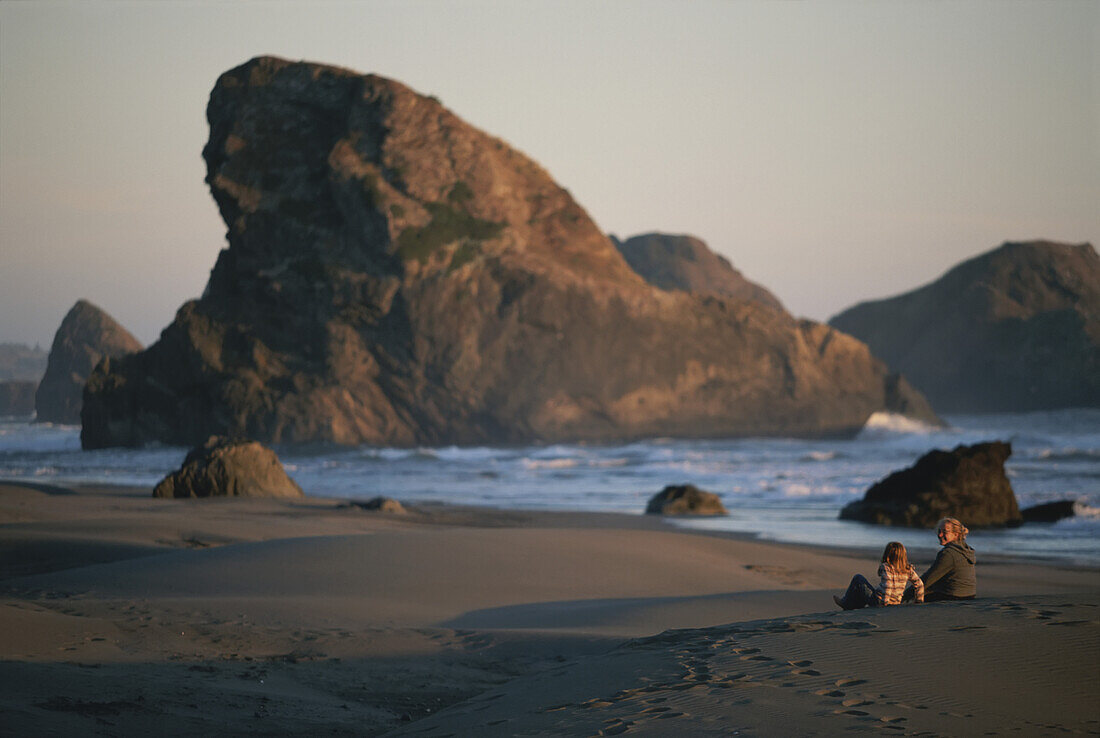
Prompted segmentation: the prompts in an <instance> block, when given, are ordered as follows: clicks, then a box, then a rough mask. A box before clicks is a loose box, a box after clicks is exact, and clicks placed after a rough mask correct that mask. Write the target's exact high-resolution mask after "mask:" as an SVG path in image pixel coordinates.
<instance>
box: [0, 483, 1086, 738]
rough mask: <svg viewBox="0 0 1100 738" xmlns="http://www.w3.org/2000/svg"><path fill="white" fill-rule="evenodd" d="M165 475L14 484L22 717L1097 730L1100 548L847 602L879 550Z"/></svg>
mask: <svg viewBox="0 0 1100 738" xmlns="http://www.w3.org/2000/svg"><path fill="white" fill-rule="evenodd" d="M149 494H150V490H148V489H135V488H109V487H74V488H62V487H51V486H46V485H27V484H22V483H0V684H2V685H3V690H2V692H0V713H2V714H3V715H4V720H3V721H0V732H2V733H3V734H5V735H8V734H10V735H48V734H54V733H57V734H60V733H72V734H84V735H89V734H104V735H148V734H166V735H194V734H204V735H249V734H264V735H283V734H287V735H289V734H297V735H301V734H321V733H324V734H337V735H339V734H349V735H378V734H383V733H386V732H393V733H394V734H395V735H402V734H406V733H407V734H410V735H411V734H416V735H425V736H432V735H438V736H442V735H447V734H453V735H522V734H531V735H534V734H557V735H600V734H607V735H611V734H641V733H645V734H652V735H677V734H695V735H711V734H712V735H730V734H733V733H734V732H735V731H736V732H739V734H740V735H788V734H793V733H798V734H804V735H815V734H816V735H831V734H836V733H840V732H848V731H850V730H854V731H856V732H877V733H887V734H898V735H907V734H914V735H915V734H939V735H969V734H981V733H985V732H989V731H991V732H994V733H997V734H1009V733H1014V734H1019V735H1042V734H1051V733H1056V732H1062V731H1064V730H1066V731H1070V732H1079V733H1085V734H1089V733H1093V734H1095V733H1098V732H1100V700H1098V699H1097V696H1096V695H1097V694H1100V672H1098V671H1097V669H1096V664H1097V663H1100V571H1098V570H1097V569H1095V568H1093V569H1089V568H1071V567H1059V566H1050V565H1043V564H1040V563H1036V562H1022V561H1007V560H994V559H992V558H990V557H980V559H979V571H978V577H979V591H980V596H979V599H977V600H975V601H973V602H969V603H952V604H926V605H920V606H900V607H893V608H885V609H872V610H862V611H854V612H848V613H844V612H840V611H839V610H837V609H836V608H835V607H834V606H833V604H832V600H831V597H830V595H831V594H833V593H834V592H839V591H841V590H842V589H843V587H844V586H845V585H846V584H847V581H848V579H849V578H850V577H851V575H852V574H853V573H855V572H857V571H858V572H862V573H864V574H865V575H867V576H871V575H873V574H874V571H875V568H876V567H877V562H876V561H875V556H874V555H873V554H867V553H859V552H853V551H845V550H842V549H823V548H815V547H799V546H786V545H777V544H771V543H761V542H758V541H753V540H746V539H745V538H743V537H736V536H730V535H717V534H705V533H697V532H688V531H684V530H682V529H678V528H676V527H674V526H672V525H669V524H666V523H665V522H664V521H662V520H660V519H656V518H652V517H641V516H624V515H611V514H608V515H600V514H580V513H578V514H570V513H526V512H506V511H495V510H483V509H470V508H454V507H445V506H428V507H420V508H413V509H410V511H409V512H408V513H407V514H404V515H394V514H383V513H375V512H368V511H365V510H363V509H361V508H359V507H356V506H354V505H349V504H348V503H347V501H340V500H325V499H316V498H307V499H305V500H300V501H267V500H202V501H199V500H154V499H151V498H150V497H149ZM888 538H889V532H888V530H885V529H884V531H883V540H884V541H885V540H887V539H888ZM932 553H933V551H932V549H929V550H928V551H926V552H914V555H913V557H912V558H913V559H914V561H915V563H916V564H917V568H918V570H921V569H922V566H924V565H927V564H928V563H929V562H930V559H931V554H932ZM979 554H980V552H979Z"/></svg>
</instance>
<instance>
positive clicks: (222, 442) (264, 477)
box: [153, 436, 304, 498]
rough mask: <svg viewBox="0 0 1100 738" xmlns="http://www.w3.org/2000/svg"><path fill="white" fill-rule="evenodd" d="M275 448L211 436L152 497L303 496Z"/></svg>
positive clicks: (164, 480) (161, 484)
mask: <svg viewBox="0 0 1100 738" xmlns="http://www.w3.org/2000/svg"><path fill="white" fill-rule="evenodd" d="M303 496H304V495H303V492H302V488H301V487H299V486H298V485H297V484H296V483H295V482H294V480H293V479H291V478H290V477H288V476H287V474H286V471H285V470H284V469H283V465H282V464H280V463H279V458H278V457H277V456H276V455H275V452H274V451H272V450H271V449H269V448H266V447H265V446H263V445H261V444H259V443H257V442H256V441H245V440H233V439H228V438H223V437H219V436H211V437H210V438H209V439H207V441H206V443H204V444H203V445H202V446H199V447H197V448H194V449H192V450H191V452H190V453H188V454H187V458H186V459H184V461H183V466H181V467H180V468H179V469H178V470H177V471H174V472H172V473H171V474H169V475H168V476H167V477H165V478H164V479H162V480H161V481H160V483H159V484H158V485H157V486H156V487H155V488H154V489H153V497H165V498H180V497H283V498H286V497H291V498H293V497H303Z"/></svg>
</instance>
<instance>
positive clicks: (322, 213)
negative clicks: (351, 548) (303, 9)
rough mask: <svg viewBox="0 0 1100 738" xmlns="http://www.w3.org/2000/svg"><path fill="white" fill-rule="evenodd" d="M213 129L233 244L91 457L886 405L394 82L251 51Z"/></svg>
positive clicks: (767, 423)
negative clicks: (655, 279) (220, 439)
mask: <svg viewBox="0 0 1100 738" xmlns="http://www.w3.org/2000/svg"><path fill="white" fill-rule="evenodd" d="M207 118H208V120H209V122H210V139H209V141H208V143H207V145H206V148H205V149H204V152H203V155H204V157H205V159H206V163H207V178H206V181H207V183H208V184H209V185H210V188H211V191H212V193H213V195H214V199H215V200H216V202H217V204H218V207H219V209H220V211H221V214H222V217H223V219H224V220H225V222H226V224H227V225H228V239H229V246H228V248H227V249H225V250H223V251H222V252H221V254H220V255H219V257H218V260H217V263H216V264H215V266H214V269H213V271H212V272H211V275H210V281H209V283H208V284H207V287H206V290H205V293H204V295H203V297H202V298H201V299H199V300H196V301H193V302H189V303H187V304H185V305H184V306H183V307H182V308H180V310H179V312H178V313H177V315H176V319H175V321H174V322H173V323H172V324H171V325H169V326H168V327H167V328H166V329H165V330H164V331H163V333H162V334H161V337H160V339H159V340H158V341H157V342H156V343H155V344H153V345H152V346H150V347H149V349H147V350H146V351H144V352H141V353H139V354H136V355H133V356H129V357H125V358H123V359H120V360H112V361H110V362H109V363H106V364H104V365H101V367H100V368H99V369H98V370H97V371H96V372H95V373H94V374H93V376H92V377H91V378H90V379H89V381H88V389H87V393H86V395H85V404H84V412H83V432H82V435H81V439H82V442H83V444H84V446H85V447H86V448H97V447H102V446H112V445H138V444H142V443H145V442H148V441H161V442H165V443H173V444H194V443H198V442H201V440H202V439H204V438H206V436H207V435H210V434H223V435H242V436H247V437H250V438H257V439H260V440H262V441H271V442H304V441H328V442H336V443H343V444H357V443H376V444H386V445H399V446H410V445H421V444H422V445H441V444H479V443H528V442H553V441H561V440H569V441H605V440H613V439H614V440H621V439H628V438H639V437H652V436H680V437H683V436H693V437H706V436H738V435H747V434H754V435H779V434H783V435H842V434H851V433H854V432H857V431H858V430H859V429H860V428H861V427H862V425H863V423H864V422H865V421H866V420H867V418H868V417H869V416H870V415H871V413H873V412H875V411H879V410H894V409H895V405H892V404H890V402H888V399H887V397H888V395H889V397H890V398H892V399H896V398H897V395H898V394H899V392H898V391H895V390H896V389H897V387H896V386H895V384H892V382H893V380H891V378H890V377H889V372H888V370H887V368H886V366H885V365H884V364H883V363H882V362H880V361H879V360H877V359H875V358H874V357H873V356H872V355H871V353H870V351H869V350H868V349H867V347H866V346H865V345H864V344H862V343H861V342H859V341H857V340H855V339H853V338H851V337H849V336H847V335H845V334H843V333H841V332H839V331H836V330H834V329H832V328H829V327H828V326H824V325H820V324H818V323H812V322H809V321H798V320H795V319H794V318H792V317H791V316H790V315H788V314H786V313H785V312H782V311H779V310H775V309H772V308H768V307H764V306H762V305H758V304H755V303H751V302H744V301H741V300H731V299H727V298H721V297H716V296H713V295H706V296H698V295H693V294H688V293H683V292H665V291H661V290H657V289H655V288H653V287H652V286H650V285H648V284H646V283H645V282H644V281H643V280H642V279H641V278H640V277H639V276H638V275H637V274H635V273H634V272H633V270H631V269H630V267H629V266H628V265H627V263H626V262H625V261H624V259H623V258H622V256H621V255H620V254H619V252H618V251H617V250H616V249H615V247H614V246H613V245H612V244H611V242H610V240H609V239H608V238H607V237H606V236H605V235H604V234H603V233H602V232H601V231H600V230H599V228H598V227H597V226H596V224H595V223H593V222H592V220H591V219H589V217H588V215H587V214H586V213H585V211H584V210H583V209H582V208H581V207H580V206H579V205H578V204H577V203H576V202H575V201H574V200H573V199H572V197H570V195H569V193H568V192H567V191H566V190H564V189H562V188H561V187H560V186H558V185H557V184H556V183H555V182H554V181H553V180H552V179H550V177H549V176H548V175H547V174H546V172H545V171H543V169H542V168H541V167H540V166H539V165H538V164H536V163H535V162H533V161H531V160H530V159H528V158H527V157H525V156H524V155H522V154H520V153H519V152H517V151H515V150H513V149H511V148H509V147H508V146H507V145H506V144H505V143H504V142H502V141H500V140H499V139H496V138H493V137H491V136H489V135H486V134H485V133H483V132H481V131H479V130H477V129H475V128H473V127H472V126H470V125H468V124H466V123H464V122H463V121H462V120H460V119H459V118H458V117H457V116H455V115H454V114H453V113H451V112H450V111H449V110H447V109H446V108H445V107H443V106H442V105H441V104H440V103H439V102H438V101H437V100H435V99H433V98H430V97H424V96H421V95H418V94H416V93H415V92H413V91H412V90H410V89H408V88H407V87H405V86H404V85H401V84H399V83H397V82H394V81H391V80H388V79H384V78H382V77H377V76H374V75H365V76H364V75H359V74H355V73H353V72H350V71H347V70H344V69H339V68H336V67H329V66H323V65H319V64H309V63H292V62H288V61H284V60H280V59H274V58H270V57H262V58H257V59H253V60H252V61H250V62H248V63H246V64H244V65H243V66H240V67H238V68H236V69H233V70H230V71H229V72H226V73H225V74H223V75H222V76H221V77H220V78H219V80H218V82H217V85H216V86H215V88H214V90H213V92H212V93H211V96H210V103H209V106H208V108H207ZM900 394H902V395H904V396H905V398H904V399H905V401H906V402H905V404H906V406H907V407H909V408H911V412H912V413H914V414H916V415H918V416H920V417H922V418H925V419H934V418H935V416H934V414H933V413H932V412H931V409H930V408H928V406H927V404H926V403H925V402H924V400H923V398H922V397H921V396H920V395H919V393H916V392H914V391H913V390H912V389H911V388H910V387H909V386H908V385H907V384H904V383H902V384H901V389H900Z"/></svg>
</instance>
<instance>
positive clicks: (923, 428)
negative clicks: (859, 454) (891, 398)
mask: <svg viewBox="0 0 1100 738" xmlns="http://www.w3.org/2000/svg"><path fill="white" fill-rule="evenodd" d="M937 430H939V429H938V428H936V427H935V426H932V425H929V424H928V423H923V422H921V421H919V420H915V419H913V418H910V417H908V416H906V415H899V414H898V413H883V412H878V413H871V417H869V418H867V422H866V423H864V424H863V429H862V430H861V431H860V432H859V438H861V439H863V438H866V437H867V435H868V434H870V435H873V436H881V435H883V434H889V433H900V434H911V433H920V434H928V433H934V432H936V431H937Z"/></svg>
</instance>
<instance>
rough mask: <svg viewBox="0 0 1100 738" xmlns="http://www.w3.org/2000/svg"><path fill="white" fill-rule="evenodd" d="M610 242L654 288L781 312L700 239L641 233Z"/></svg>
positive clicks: (780, 305) (773, 300)
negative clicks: (707, 295)
mask: <svg viewBox="0 0 1100 738" xmlns="http://www.w3.org/2000/svg"><path fill="white" fill-rule="evenodd" d="M611 242H612V243H613V244H615V248H617V249H618V250H619V252H620V253H622V255H623V258H624V259H626V263H627V264H629V265H630V268H631V269H633V270H634V271H636V272H637V273H638V274H639V275H640V276H641V277H642V279H644V280H645V281H647V282H649V283H650V284H651V285H654V286H655V287H660V288H661V289H663V290H683V291H685V292H695V293H700V294H702V293H706V292H711V293H714V294H716V295H725V296H727V297H737V298H740V299H742V300H752V301H753V302H759V303H761V304H763V305H770V306H771V307H773V308H776V309H778V310H782V309H783V303H781V302H780V301H779V298H778V297H776V296H775V295H773V294H772V293H771V292H769V291H768V290H767V288H765V287H762V286H761V285H759V284H757V283H756V282H752V281H750V280H748V279H746V278H745V276H744V275H743V274H741V272H739V271H737V270H736V269H734V267H733V265H732V264H730V262H729V259H727V258H726V257H724V256H722V255H720V254H716V253H714V252H713V251H711V250H710V248H709V247H708V246H707V244H706V242H705V241H703V239H701V238H696V237H695V236H689V235H674V234H669V233H643V234H641V235H639V236H631V237H630V238H628V239H626V240H625V241H620V240H619V239H617V238H615V237H614V236H612V237H611Z"/></svg>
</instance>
